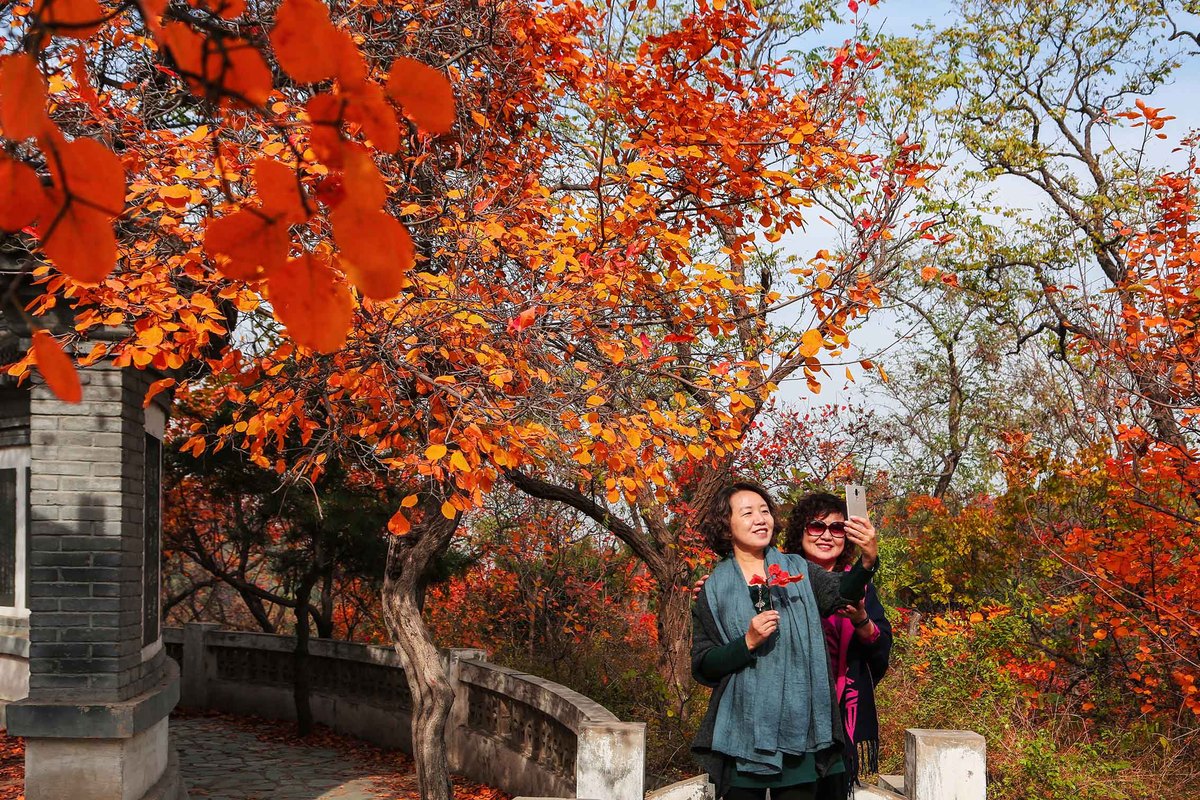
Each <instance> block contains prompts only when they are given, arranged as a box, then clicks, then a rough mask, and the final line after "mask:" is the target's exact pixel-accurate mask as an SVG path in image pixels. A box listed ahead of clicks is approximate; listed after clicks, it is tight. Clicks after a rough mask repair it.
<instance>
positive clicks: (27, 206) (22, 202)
mask: <svg viewBox="0 0 1200 800" xmlns="http://www.w3.org/2000/svg"><path fill="white" fill-rule="evenodd" d="M45 205H46V192H45V190H44V189H42V182H41V181H40V180H38V176H37V173H36V172H34V171H33V168H32V167H30V166H29V165H28V164H22V163H21V162H20V161H13V160H12V159H10V158H3V157H0V230H6V231H19V230H21V229H22V228H24V227H25V226H26V225H28V224H29V223H31V222H33V221H34V220H35V219H37V216H38V214H39V213H40V212H41V210H42V209H43V208H44V207H45Z"/></svg>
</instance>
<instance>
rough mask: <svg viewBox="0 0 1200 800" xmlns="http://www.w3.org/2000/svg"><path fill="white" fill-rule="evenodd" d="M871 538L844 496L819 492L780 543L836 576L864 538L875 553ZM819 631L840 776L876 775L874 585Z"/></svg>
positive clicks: (887, 650)
mask: <svg viewBox="0 0 1200 800" xmlns="http://www.w3.org/2000/svg"><path fill="white" fill-rule="evenodd" d="M875 535H876V534H875V528H874V526H873V525H871V522H870V521H869V520H866V519H863V518H861V517H851V518H850V519H847V518H846V501H845V499H844V498H841V497H838V496H836V495H832V494H826V493H824V492H819V493H814V494H809V495H806V496H804V497H802V498H801V499H800V500H799V501H798V502H797V503H796V505H795V507H794V508H793V509H792V514H791V517H789V519H788V527H787V532H786V534H785V535H784V543H783V544H784V549H785V550H787V551H788V552H790V553H801V554H802V555H803V556H804V557H805V558H806V559H808V560H809V561H810V562H812V563H813V564H816V565H817V566H819V567H821V568H822V569H824V570H829V571H832V572H834V573H842V572H845V571H846V570H849V569H850V565H851V564H852V563H853V562H854V559H855V555H856V550H858V549H859V546H860V545H861V543H862V542H863V541H864V540H866V539H870V540H871V541H872V545H871V549H872V552H874V551H875V549H876V548H875V545H874V539H875ZM864 549H865V548H864ZM822 628H823V629H824V633H825V644H826V647H827V648H828V651H829V660H830V667H831V669H832V670H833V674H834V680H835V682H836V685H837V697H838V705H839V707H840V709H841V716H842V724H843V726H844V727H845V729H846V738H847V748H846V773H845V775H846V777H847V778H848V779H850V782H851V783H853V782H855V780H857V778H858V777H860V776H861V775H864V774H869V773H872V772H878V771H879V717H878V715H877V713H876V708H875V686H876V685H878V683H879V681H881V680H882V679H883V676H884V675H885V674H887V670H888V658H889V655H890V654H891V650H892V626H891V625H890V624H889V623H888V621H887V616H886V615H885V614H884V612H883V606H882V605H880V603H879V598H878V597H877V596H876V594H875V587H874V586H870V585H868V586H867V588H866V594H865V596H864V597H863V599H862V600H861V601H859V602H858V603H857V604H856V605H854V606H852V607H850V608H845V609H842V610H840V611H838V612H836V613H834V614H832V615H830V616H828V617H826V618H825V619H824V620H822ZM848 788H849V787H847V789H848Z"/></svg>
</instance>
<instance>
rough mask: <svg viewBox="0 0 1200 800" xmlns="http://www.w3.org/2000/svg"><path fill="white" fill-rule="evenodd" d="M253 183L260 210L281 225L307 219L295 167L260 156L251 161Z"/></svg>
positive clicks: (306, 211)
mask: <svg viewBox="0 0 1200 800" xmlns="http://www.w3.org/2000/svg"><path fill="white" fill-rule="evenodd" d="M254 183H255V185H256V186H258V196H259V198H261V199H262V207H263V211H265V212H266V213H267V214H268V215H269V216H271V217H273V218H275V219H276V220H278V221H279V222H280V223H282V224H284V225H294V224H296V223H298V222H304V220H306V219H308V209H307V208H305V206H304V196H303V195H302V194H301V192H300V183H299V181H298V180H297V179H296V171H295V170H294V169H292V168H291V167H289V166H288V165H287V164H284V163H282V162H280V161H275V160H274V159H270V158H260V159H258V160H256V161H255V162H254Z"/></svg>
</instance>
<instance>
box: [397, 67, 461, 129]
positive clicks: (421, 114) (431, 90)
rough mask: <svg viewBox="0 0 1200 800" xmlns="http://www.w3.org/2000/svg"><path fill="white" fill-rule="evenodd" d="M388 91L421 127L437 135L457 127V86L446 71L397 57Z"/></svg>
mask: <svg viewBox="0 0 1200 800" xmlns="http://www.w3.org/2000/svg"><path fill="white" fill-rule="evenodd" d="M387 92H388V96H390V97H391V98H392V99H393V100H395V101H396V102H397V103H399V104H400V105H401V106H402V107H403V108H404V113H405V114H407V115H408V116H409V117H410V118H411V119H412V120H413V122H415V123H416V124H417V127H418V128H420V129H421V130H424V131H428V132H429V133H432V134H435V135H436V134H441V133H449V132H450V129H451V128H452V127H454V119H455V110H454V89H453V88H452V87H451V86H450V81H449V80H447V79H446V76H445V75H443V74H442V73H441V72H439V71H438V70H436V69H434V68H433V67H431V66H429V65H428V64H423V63H421V62H420V61H417V60H416V59H413V58H406V57H404V56H400V57H399V58H397V59H396V60H395V61H393V62H392V69H391V72H389V73H388V84H387Z"/></svg>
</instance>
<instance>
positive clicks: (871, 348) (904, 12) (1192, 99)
mask: <svg viewBox="0 0 1200 800" xmlns="http://www.w3.org/2000/svg"><path fill="white" fill-rule="evenodd" d="M861 5H862V6H863V8H866V3H865V2H863V3H862V4H861ZM956 5H957V4H956V3H955V2H951V1H950V0H890V1H889V0H883V2H881V3H880V4H879V5H878V6H876V7H874V8H871V9H869V10H868V11H867V16H866V21H867V23H868V25H869V27H871V28H872V29H876V28H878V29H879V30H881V31H882V32H884V33H889V34H894V35H905V34H910V33H915V32H916V30H915V29H916V26H918V25H921V24H923V23H927V22H929V21H931V20H934V21H940V20H945V19H948V18H950V17H952V16H953V15H954V13H955V12H954V9H955V7H956ZM1197 27H1200V22H1198V24H1197ZM853 33H854V30H853V27H852V26H851V25H849V24H845V25H840V26H830V27H828V28H826V29H825V30H823V31H821V32H820V33H818V34H815V35H814V36H813V37H812V38H811V40H810V39H806V40H805V41H804V42H803V45H804V46H820V45H823V44H834V43H837V42H841V41H842V40H844V39H846V38H847V37H850V36H852V35H853ZM1197 85H1200V59H1196V58H1193V59H1190V60H1188V61H1185V63H1184V65H1183V67H1181V68H1180V69H1179V70H1178V71H1177V72H1176V73H1175V77H1174V80H1173V82H1172V83H1171V84H1168V85H1166V86H1163V87H1160V89H1159V90H1158V91H1156V92H1155V93H1154V94H1153V95H1151V96H1149V97H1146V98H1145V102H1146V103H1147V104H1148V105H1151V106H1155V107H1160V106H1161V107H1165V108H1166V109H1167V111H1166V112H1164V113H1168V114H1171V115H1174V116H1175V117H1176V119H1175V120H1174V121H1172V122H1170V123H1169V124H1168V126H1167V127H1166V128H1165V129H1164V132H1165V133H1167V134H1168V136H1169V138H1168V140H1167V141H1166V142H1164V143H1162V144H1160V145H1159V146H1158V148H1157V151H1152V155H1153V157H1154V160H1155V161H1156V162H1157V163H1161V164H1162V165H1163V166H1168V165H1178V162H1179V159H1180V156H1178V155H1172V153H1171V149H1172V147H1173V145H1174V143H1175V142H1177V141H1178V139H1179V138H1181V137H1182V136H1183V135H1184V134H1185V133H1186V132H1188V131H1189V130H1200V105H1198V104H1197V102H1196V89H1195V87H1196V86H1197ZM1130 135H1131V137H1132V136H1134V135H1137V136H1138V138H1139V139H1140V133H1138V134H1134V133H1131V134H1130ZM1002 186H1003V196H1004V198H1005V201H1006V202H1007V203H1008V204H1009V205H1011V206H1015V207H1023V208H1026V209H1030V210H1035V209H1036V208H1037V207H1038V206H1039V205H1040V204H1041V203H1042V202H1043V200H1042V198H1041V197H1040V195H1039V194H1038V192H1037V190H1035V189H1033V188H1032V187H1028V186H1027V185H1026V184H1025V183H1024V182H1023V181H1021V180H1020V179H1015V178H1009V179H1006V182H1005V183H1004V184H1003V185H1002ZM785 242H786V244H787V245H788V250H789V253H790V254H792V255H795V256H797V257H798V258H801V259H807V258H810V257H811V255H812V254H813V253H814V252H816V251H817V250H818V249H821V248H823V247H830V246H831V245H833V244H834V243H835V240H834V238H833V229H832V228H830V227H829V226H828V225H826V224H825V223H822V222H820V221H818V220H816V219H815V217H814V218H813V219H812V220H810V226H809V228H808V229H807V230H806V231H804V232H803V233H801V234H799V235H795V236H793V237H791V238H789V239H787V240H785ZM909 333H910V331H908V330H906V329H904V327H903V326H902V325H901V324H900V321H899V320H898V319H897V318H896V316H895V315H894V314H891V313H889V312H887V311H886V310H882V311H877V312H875V313H874V314H873V315H872V317H871V319H869V320H868V321H867V323H866V324H865V325H864V326H863V327H862V328H860V329H859V330H857V331H856V332H854V334H852V347H851V348H850V350H849V352H848V353H847V356H846V359H845V360H847V361H851V360H856V359H858V358H865V357H868V356H875V355H876V354H879V353H882V357H881V358H880V359H879V360H880V361H881V362H882V363H883V364H884V365H885V368H886V366H887V363H888V353H889V348H890V351H891V352H895V347H894V346H895V344H896V342H897V341H898V340H899V339H900V338H902V337H905V336H906V335H908V334H909ZM853 372H854V374H855V376H856V377H858V375H859V374H860V373H861V370H860V369H858V368H857V367H855V368H854V369H853ZM829 373H830V375H829V377H828V378H826V379H825V380H823V384H824V386H823V388H822V391H821V393H820V394H819V395H816V396H814V395H811V394H810V393H809V391H808V389H807V387H806V383H805V381H804V380H803V378H800V379H793V380H790V381H786V382H785V383H784V385H783V386H781V387H780V391H779V394H778V397H779V399H780V401H782V402H784V403H788V404H794V405H799V406H801V407H804V406H820V405H825V404H828V403H836V404H844V403H846V402H854V403H858V404H861V403H863V402H864V401H865V400H866V399H867V398H866V397H865V396H864V394H863V384H862V383H858V384H852V383H848V382H847V381H846V380H845V378H844V370H843V368H842V367H841V366H838V367H832V368H830V369H829Z"/></svg>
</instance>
